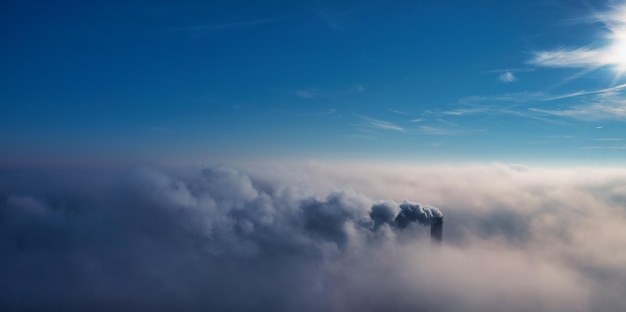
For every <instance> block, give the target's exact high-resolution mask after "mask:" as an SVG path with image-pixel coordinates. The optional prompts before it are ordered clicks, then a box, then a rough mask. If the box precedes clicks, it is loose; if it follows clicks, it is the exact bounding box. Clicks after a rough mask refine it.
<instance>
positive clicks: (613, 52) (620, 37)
mask: <svg viewBox="0 0 626 312" xmlns="http://www.w3.org/2000/svg"><path fill="white" fill-rule="evenodd" d="M611 39H612V40H611V41H612V42H611V44H610V46H609V47H608V49H607V50H606V52H607V54H606V60H605V62H606V64H610V65H612V66H613V69H614V70H615V79H616V80H619V79H620V78H621V77H622V76H624V74H626V27H624V28H621V29H619V30H614V31H613V34H612V36H611Z"/></svg>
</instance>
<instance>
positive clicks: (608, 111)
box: [529, 96, 626, 121]
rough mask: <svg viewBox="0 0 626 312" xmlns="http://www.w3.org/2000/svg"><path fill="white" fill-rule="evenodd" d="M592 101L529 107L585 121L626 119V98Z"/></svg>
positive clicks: (613, 97)
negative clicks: (553, 107) (555, 106)
mask: <svg viewBox="0 0 626 312" xmlns="http://www.w3.org/2000/svg"><path fill="white" fill-rule="evenodd" d="M592 101H594V103H592V104H587V105H581V106H573V107H569V108H564V109H542V108H529V111H531V112H535V113H541V114H544V115H551V116H558V117H568V118H573V119H578V120H584V121H601V120H626V100H624V99H622V98H621V97H615V96H610V97H603V98H599V99H593V100H592Z"/></svg>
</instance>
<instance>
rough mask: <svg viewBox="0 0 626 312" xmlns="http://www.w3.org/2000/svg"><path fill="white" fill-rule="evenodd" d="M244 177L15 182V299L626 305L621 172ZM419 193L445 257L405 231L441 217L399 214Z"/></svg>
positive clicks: (476, 170)
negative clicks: (440, 229)
mask: <svg viewBox="0 0 626 312" xmlns="http://www.w3.org/2000/svg"><path fill="white" fill-rule="evenodd" d="M238 167H240V168H242V169H240V170H234V169H229V168H225V167H211V168H207V169H203V170H186V171H163V170H159V169H155V168H152V167H139V168H135V169H133V170H131V171H130V172H128V173H126V174H124V175H123V176H122V177H119V178H116V179H114V183H111V184H102V183H92V184H88V183H78V182H77V183H74V184H73V183H67V184H66V185H63V186H59V185H55V184H54V183H50V184H48V183H47V182H46V179H36V180H35V179H30V178H32V176H28V175H22V174H20V173H14V172H3V173H1V174H0V186H2V187H1V188H0V189H2V190H4V191H2V192H1V193H0V241H1V244H0V249H1V250H0V252H1V253H2V255H3V256H2V257H1V258H0V274H1V275H2V276H3V279H2V280H1V281H0V306H2V307H3V310H54V309H61V310H67V311H78V310H85V309H90V310H119V309H122V310H129V309H152V310H154V309H161V310H168V309H169V310H171V309H177V310H202V311H206V310H214V311H215V310H228V311H258V310H271V311H293V310H303V311H322V310H323V311H354V310H361V311H380V310H394V311H409V310H410V311H414V310H438V311H458V310H461V309H462V310H469V311H502V310H507V311H528V310H534V311H588V310H605V311H621V310H623V309H624V308H626V304H625V303H624V302H623V300H622V298H621V294H623V293H624V291H626V282H625V281H626V275H625V273H624V272H626V251H625V250H626V248H623V247H625V246H626V238H624V237H626V235H624V234H626V233H624V232H626V230H624V229H625V228H626V226H625V225H626V218H625V216H624V213H625V212H626V210H625V209H624V204H625V203H626V187H624V185H626V172H625V171H623V170H622V171H616V170H600V169H594V170H591V169H580V170H547V169H536V168H527V167H523V166H505V165H489V166H487V165H486V166H465V167H443V166H442V167H411V166H391V165H376V164H357V163H352V164H328V163H317V162H312V163H307V164H302V163H300V164H280V165H258V164H257V165H250V164H247V165H246V164H240V165H239V166H238ZM48 178H49V179H50V181H55V179H60V178H63V176H62V175H54V174H53V175H52V176H48ZM97 178H98V176H93V175H92V176H90V177H89V179H97ZM33 181H38V182H37V184H35V182H33ZM76 181H78V180H76ZM103 185H107V186H103ZM372 198H374V199H372ZM381 198H382V199H386V200H383V201H379V200H378V199H381ZM403 199H409V200H419V201H421V202H425V203H429V204H433V205H435V206H438V207H441V208H442V210H444V211H445V212H446V219H445V223H444V241H445V243H444V245H442V246H439V247H441V248H433V246H431V245H430V243H429V239H428V230H427V228H426V227H424V226H421V225H419V224H418V223H411V224H409V225H408V226H407V228H405V229H402V230H401V229H399V228H398V227H397V226H396V224H397V223H396V222H395V221H394V220H395V219H397V217H398V216H399V215H402V213H405V214H412V216H415V218H414V219H416V220H418V219H419V220H421V219H420V218H422V217H423V218H425V219H424V220H427V219H428V217H429V216H438V215H439V214H440V212H439V210H437V209H436V208H430V207H428V206H423V205H417V204H413V203H410V202H406V203H404V204H397V202H399V201H401V200H403ZM424 223H426V224H427V223H428V222H426V221H425V222H424Z"/></svg>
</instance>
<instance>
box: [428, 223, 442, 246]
mask: <svg viewBox="0 0 626 312" xmlns="http://www.w3.org/2000/svg"><path fill="white" fill-rule="evenodd" d="M442 240H443V217H436V218H434V219H433V221H432V223H431V224H430V241H431V242H432V243H434V244H441V241H442Z"/></svg>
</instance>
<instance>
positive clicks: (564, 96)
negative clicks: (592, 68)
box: [546, 83, 626, 101]
mask: <svg viewBox="0 0 626 312" xmlns="http://www.w3.org/2000/svg"><path fill="white" fill-rule="evenodd" d="M624 88H626V83H625V84H622V85H619V86H615V87H611V88H606V89H600V90H593V91H578V92H574V93H568V94H563V95H558V96H555V97H551V98H548V99H546V101H553V100H560V99H566V98H571V97H577V96H583V95H591V94H602V93H613V92H616V91H620V90H622V89H624Z"/></svg>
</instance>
